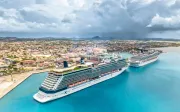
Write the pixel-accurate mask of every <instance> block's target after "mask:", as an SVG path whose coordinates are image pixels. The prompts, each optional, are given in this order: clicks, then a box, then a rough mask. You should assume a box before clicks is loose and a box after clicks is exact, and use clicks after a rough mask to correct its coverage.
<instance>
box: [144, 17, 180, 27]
mask: <svg viewBox="0 0 180 112" xmlns="http://www.w3.org/2000/svg"><path fill="white" fill-rule="evenodd" d="M157 26H160V27H163V28H180V15H176V16H171V17H161V16H159V15H158V14H157V15H156V16H155V17H153V19H152V21H151V23H150V24H149V25H148V26H147V27H157Z"/></svg>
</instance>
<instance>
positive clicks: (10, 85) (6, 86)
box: [0, 69, 50, 99]
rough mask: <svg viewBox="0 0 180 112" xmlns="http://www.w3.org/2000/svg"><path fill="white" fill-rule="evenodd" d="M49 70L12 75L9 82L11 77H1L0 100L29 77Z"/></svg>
mask: <svg viewBox="0 0 180 112" xmlns="http://www.w3.org/2000/svg"><path fill="white" fill-rule="evenodd" d="M48 71H50V69H44V70H34V71H30V72H25V73H21V74H13V75H12V77H13V81H11V76H10V75H9V76H3V77H0V99H1V98H3V97H4V96H5V95H6V94H8V93H9V92H10V91H11V90H13V89H14V88H16V87H17V86H18V85H19V84H21V83H22V82H23V81H24V80H26V79H27V78H28V77H30V76H31V75H33V74H37V73H42V72H48Z"/></svg>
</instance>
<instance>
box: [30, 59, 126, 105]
mask: <svg viewBox="0 0 180 112" xmlns="http://www.w3.org/2000/svg"><path fill="white" fill-rule="evenodd" d="M128 66H129V65H128V63H127V61H126V60H124V59H121V60H117V61H115V60H114V61H111V62H110V63H106V64H102V65H97V66H96V67H94V66H92V67H88V68H84V69H81V70H76V71H72V72H68V73H58V72H56V71H53V72H49V73H48V76H47V77H46V78H45V80H44V82H43V83H42V85H41V86H40V87H39V91H38V92H37V93H36V94H35V95H34V96H33V97H34V99H35V100H37V101H38V102H40V103H46V102H49V101H52V100H56V99H59V98H62V97H64V96H67V95H70V94H72V93H75V92H78V91H80V90H83V89H85V88H87V87H90V86H92V85H95V84H98V83H100V82H103V81H105V80H108V79H111V78H113V77H116V76H118V75H120V74H121V73H122V72H124V71H125V70H126V69H127V68H128Z"/></svg>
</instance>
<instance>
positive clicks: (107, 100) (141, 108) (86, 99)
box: [0, 53, 180, 112]
mask: <svg viewBox="0 0 180 112" xmlns="http://www.w3.org/2000/svg"><path fill="white" fill-rule="evenodd" d="M179 59H180V54H177V53H166V54H161V56H160V58H159V60H158V61H157V62H155V63H153V64H150V65H148V66H145V67H142V68H129V69H128V70H127V71H126V72H124V73H123V74H122V75H119V76H118V77H116V78H113V79H110V80H108V81H105V82H103V83H100V84H97V85H94V86H92V87H90V88H87V89H85V90H82V91H80V92H77V93H75V94H72V95H70V96H67V97H64V98H62V99H58V100H55V101H52V102H49V103H46V104H40V103H38V102H36V101H35V100H33V98H32V96H33V94H35V93H36V92H37V91H38V87H39V86H40V84H41V82H42V81H43V80H44V78H45V76H46V75H47V74H46V73H42V74H36V75H33V76H31V77H30V78H28V79H27V80H26V81H24V82H23V83H22V84H21V85H19V86H18V87H17V88H15V89H14V90H13V91H11V92H10V93H9V94H8V95H6V96H5V97H4V98H3V99H1V100H0V112H180V69H179V68H180V60H179Z"/></svg>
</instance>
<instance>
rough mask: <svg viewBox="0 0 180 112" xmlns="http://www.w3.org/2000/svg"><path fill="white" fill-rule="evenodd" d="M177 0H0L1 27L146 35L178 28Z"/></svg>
mask: <svg viewBox="0 0 180 112" xmlns="http://www.w3.org/2000/svg"><path fill="white" fill-rule="evenodd" d="M179 1H180V0H51V1H49V0H30V1H25V0H3V1H2V0H1V1H0V30H1V31H7V32H8V31H9V32H12V31H13V32H49V33H53V32H56V33H57V32H58V33H75V34H82V33H83V34H84V33H85V34H89V33H94V34H98V33H99V34H102V33H103V34H104V33H105V34H107V33H109V34H112V33H115V34H116V35H117V36H119V35H120V34H123V36H127V37H128V35H129V34H130V33H131V32H133V34H135V35H134V36H136V37H140V36H141V37H145V36H146V35H148V33H149V32H148V31H149V29H153V28H156V27H157V26H158V27H162V28H169V29H173V28H180V21H179V19H180V2H179ZM14 4H16V5H14ZM147 26H148V27H147ZM176 30H177V29H176ZM130 36H131V35H130Z"/></svg>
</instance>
